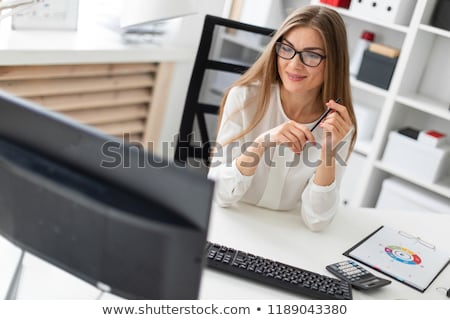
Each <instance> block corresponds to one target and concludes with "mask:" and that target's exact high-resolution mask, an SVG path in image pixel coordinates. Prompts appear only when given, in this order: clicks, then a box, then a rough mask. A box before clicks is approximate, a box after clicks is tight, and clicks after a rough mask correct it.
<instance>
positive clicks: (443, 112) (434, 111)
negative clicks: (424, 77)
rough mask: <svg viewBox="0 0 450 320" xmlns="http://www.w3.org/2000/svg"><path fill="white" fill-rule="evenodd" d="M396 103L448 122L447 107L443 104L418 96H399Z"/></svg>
mask: <svg viewBox="0 0 450 320" xmlns="http://www.w3.org/2000/svg"><path fill="white" fill-rule="evenodd" d="M396 101H397V102H400V103H402V104H405V105H407V106H410V107H411V108H414V109H417V110H420V111H423V112H426V113H428V114H431V115H434V116H436V117H439V118H442V119H446V120H450V111H449V109H448V108H449V105H448V104H445V103H444V102H441V101H437V100H434V99H431V98H428V97H425V96H422V95H419V94H408V95H401V96H400V95H399V96H398V97H397V99H396Z"/></svg>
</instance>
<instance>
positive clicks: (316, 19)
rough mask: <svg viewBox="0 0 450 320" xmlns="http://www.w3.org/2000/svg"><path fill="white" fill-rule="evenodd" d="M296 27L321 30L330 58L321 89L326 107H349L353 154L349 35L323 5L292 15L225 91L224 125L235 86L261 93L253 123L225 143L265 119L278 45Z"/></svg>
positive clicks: (334, 14) (327, 55)
mask: <svg viewBox="0 0 450 320" xmlns="http://www.w3.org/2000/svg"><path fill="white" fill-rule="evenodd" d="M296 27H309V28H312V29H314V30H317V31H318V32H319V33H320V35H321V36H322V40H323V43H324V44H325V55H326V57H327V58H326V59H327V60H326V61H327V63H326V68H325V74H324V82H323V85H322V88H321V90H320V91H321V95H322V98H321V100H322V104H323V105H325V103H326V102H328V101H329V100H330V99H336V98H337V97H341V99H342V101H343V102H342V104H344V105H345V106H346V107H347V110H348V113H349V115H350V118H351V121H352V123H353V126H354V131H353V136H352V140H351V146H350V152H351V150H352V149H353V146H354V144H355V139H356V131H357V130H356V129H357V126H356V117H355V113H354V110H353V104H352V97H351V89H350V77H349V57H348V47H347V33H346V29H345V25H344V21H343V20H342V18H341V16H340V15H339V14H338V13H337V12H336V11H334V10H332V9H329V8H326V7H322V6H305V7H301V8H298V9H297V10H295V11H294V12H292V13H291V14H290V15H289V16H288V17H287V18H286V20H285V21H284V22H283V24H282V25H281V27H280V28H279V29H278V31H277V32H276V33H275V34H274V35H273V37H272V39H271V41H270V42H269V44H268V45H267V47H266V48H265V50H264V51H263V52H262V54H261V55H260V57H259V58H258V59H257V60H256V62H255V63H254V64H253V65H252V66H251V67H250V68H249V69H248V70H247V71H246V72H245V73H244V74H243V75H242V76H241V77H240V78H239V79H238V80H236V81H235V82H234V83H233V85H232V86H231V87H230V88H228V90H227V91H226V92H225V94H224V96H223V98H222V102H221V105H220V114H219V124H220V123H221V120H222V117H223V111H224V106H225V103H226V100H227V97H228V93H229V91H230V90H231V88H232V87H234V86H250V85H254V84H255V83H258V93H257V94H256V95H255V96H254V99H255V100H256V105H257V106H258V107H257V110H256V113H255V116H254V118H253V121H252V122H251V124H250V125H249V126H248V127H247V128H245V129H244V130H243V131H242V132H241V133H240V134H238V135H237V136H235V137H233V138H232V139H230V140H229V141H227V142H226V143H225V144H227V143H230V142H232V141H235V140H239V139H240V138H242V137H243V136H245V135H246V134H247V133H249V132H250V131H252V130H253V129H254V128H255V127H256V126H257V125H258V123H259V122H260V121H261V120H262V118H263V117H264V115H265V113H266V112H267V108H268V105H269V101H270V92H271V86H272V84H275V83H277V82H278V81H279V76H278V68H277V56H276V53H275V44H276V42H277V41H280V40H281V39H282V38H283V36H284V35H285V34H286V33H287V32H288V31H290V30H291V29H293V28H296ZM247 102H248V103H250V102H254V101H247ZM245 107H246V106H243V108H245Z"/></svg>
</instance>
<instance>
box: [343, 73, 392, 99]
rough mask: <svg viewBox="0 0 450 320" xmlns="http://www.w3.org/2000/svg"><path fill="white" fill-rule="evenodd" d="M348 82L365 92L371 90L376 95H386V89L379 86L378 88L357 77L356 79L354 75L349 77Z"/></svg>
mask: <svg viewBox="0 0 450 320" xmlns="http://www.w3.org/2000/svg"><path fill="white" fill-rule="evenodd" d="M350 84H351V85H352V87H355V88H358V89H362V90H365V91H367V92H371V93H374V94H376V95H378V96H381V97H386V96H387V91H386V90H384V89H381V88H378V87H376V86H374V85H371V84H369V83H367V82H364V81H360V80H358V79H356V78H355V77H350Z"/></svg>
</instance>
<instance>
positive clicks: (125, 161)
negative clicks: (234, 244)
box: [0, 92, 213, 299]
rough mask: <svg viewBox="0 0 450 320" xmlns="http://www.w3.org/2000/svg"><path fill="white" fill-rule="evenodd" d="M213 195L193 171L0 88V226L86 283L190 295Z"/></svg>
mask: <svg viewBox="0 0 450 320" xmlns="http://www.w3.org/2000/svg"><path fill="white" fill-rule="evenodd" d="M143 160H145V161H143ZM212 194H213V182H212V181H209V180H207V179H206V178H205V177H203V176H201V175H197V174H196V173H195V172H191V171H187V169H182V168H178V167H176V166H174V165H172V164H170V163H169V162H168V161H163V160H161V159H157V158H156V157H155V156H153V155H152V154H151V153H148V152H144V151H143V150H142V148H137V147H136V146H133V145H131V144H127V143H124V142H123V141H122V140H121V139H118V138H113V137H110V136H108V135H105V134H103V133H101V132H100V131H98V130H96V129H94V128H91V127H88V126H85V125H82V124H80V123H77V122H75V121H73V120H71V119H69V118H67V117H65V116H63V115H61V114H58V113H55V112H51V111H48V110H46V109H44V108H42V107H40V106H38V105H35V104H33V103H31V102H28V101H26V100H23V99H20V98H17V97H13V96H11V95H9V94H7V93H3V92H0V234H1V235H3V236H4V237H6V238H7V239H9V240H10V241H11V242H13V243H15V244H16V245H19V246H20V247H22V248H24V249H25V250H27V251H29V252H31V253H33V254H35V255H37V256H38V257H40V258H42V259H44V260H46V261H48V262H50V263H52V264H54V265H56V266H58V267H60V268H62V269H64V270H66V271H68V272H70V273H72V274H74V275H76V276H78V277H80V278H82V279H84V280H85V281H87V282H89V283H91V284H93V285H96V286H98V287H100V288H110V291H111V292H112V293H114V294H117V295H119V296H122V297H125V298H131V299H195V298H197V297H198V290H199V283H200V278H201V272H202V267H203V263H204V261H203V260H204V259H203V252H204V248H205V241H206V234H207V227H208V222H209V214H210V209H211V199H212ZM37 276H38V275H37Z"/></svg>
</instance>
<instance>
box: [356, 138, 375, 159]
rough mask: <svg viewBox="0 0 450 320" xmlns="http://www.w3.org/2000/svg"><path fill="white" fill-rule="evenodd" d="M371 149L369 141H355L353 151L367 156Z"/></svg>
mask: <svg viewBox="0 0 450 320" xmlns="http://www.w3.org/2000/svg"><path fill="white" fill-rule="evenodd" d="M371 149H372V142H371V141H364V140H356V143H355V151H356V152H358V153H361V154H363V155H365V156H367V155H368V154H369V153H370V150H371Z"/></svg>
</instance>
